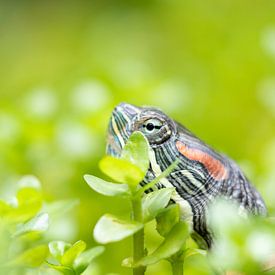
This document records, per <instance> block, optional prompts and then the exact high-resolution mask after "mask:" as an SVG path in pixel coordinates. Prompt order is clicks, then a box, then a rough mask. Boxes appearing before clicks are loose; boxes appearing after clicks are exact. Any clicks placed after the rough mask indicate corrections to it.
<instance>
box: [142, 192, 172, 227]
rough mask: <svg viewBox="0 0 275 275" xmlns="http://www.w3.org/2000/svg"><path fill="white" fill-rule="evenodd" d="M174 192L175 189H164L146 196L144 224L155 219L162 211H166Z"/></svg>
mask: <svg viewBox="0 0 275 275" xmlns="http://www.w3.org/2000/svg"><path fill="white" fill-rule="evenodd" d="M174 191H175V189H174V188H163V189H160V190H157V191H154V192H151V193H149V194H146V195H145V196H144V197H143V198H142V211H143V220H144V222H148V221H150V220H152V219H154V218H155V217H156V216H157V215H158V214H159V213H160V212H161V211H164V208H165V207H166V206H167V204H168V203H169V201H170V198H171V196H172V194H173V192H174Z"/></svg>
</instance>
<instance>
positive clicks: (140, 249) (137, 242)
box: [132, 197, 145, 275]
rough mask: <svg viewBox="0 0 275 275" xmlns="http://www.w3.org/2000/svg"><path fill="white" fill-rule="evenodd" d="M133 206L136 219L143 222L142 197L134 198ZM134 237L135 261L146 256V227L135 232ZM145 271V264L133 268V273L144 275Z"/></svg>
mask: <svg viewBox="0 0 275 275" xmlns="http://www.w3.org/2000/svg"><path fill="white" fill-rule="evenodd" d="M132 206H133V218H134V220H135V221H137V222H142V207H141V197H135V198H133V199H132ZM133 238H134V239H133V258H134V262H137V261H139V260H140V259H141V258H143V257H144V229H141V230H139V231H138V232H137V233H135V234H134V236H133ZM144 273H145V267H143V266H141V267H137V268H134V269H133V275H143V274H144Z"/></svg>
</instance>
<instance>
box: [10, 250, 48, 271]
mask: <svg viewBox="0 0 275 275" xmlns="http://www.w3.org/2000/svg"><path fill="white" fill-rule="evenodd" d="M47 256H48V247H47V246H46V245H40V246H36V247H34V248H31V249H28V250H26V251H24V252H23V253H22V254H20V255H19V256H17V257H16V258H15V259H14V260H13V261H12V262H10V264H12V265H17V266H24V267H38V266H40V265H41V264H42V263H43V262H44V261H45V259H46V257H47Z"/></svg>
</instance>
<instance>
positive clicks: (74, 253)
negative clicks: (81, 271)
mask: <svg viewBox="0 0 275 275" xmlns="http://www.w3.org/2000/svg"><path fill="white" fill-rule="evenodd" d="M85 248H86V243H85V242H83V241H81V240H80V241H77V242H76V243H74V244H73V245H72V246H71V247H70V248H69V249H68V250H66V251H65V253H64V255H63V256H62V258H61V264H62V265H65V266H69V267H72V266H73V263H74V260H75V259H76V258H77V257H78V255H79V254H80V253H81V252H83V251H84V250H85Z"/></svg>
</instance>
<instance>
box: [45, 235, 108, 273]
mask: <svg viewBox="0 0 275 275" xmlns="http://www.w3.org/2000/svg"><path fill="white" fill-rule="evenodd" d="M85 249H86V243H85V242H84V241H81V240H80V241H77V242H76V243H74V244H70V243H66V242H63V241H53V242H50V243H49V250H50V254H51V256H52V261H53V262H49V261H48V262H47V264H48V265H49V266H50V267H51V268H53V269H55V270H57V271H59V272H61V273H62V274H65V275H79V274H81V273H83V272H84V271H85V270H86V268H87V267H88V266H89V265H90V263H91V262H92V261H93V260H94V259H95V258H96V257H97V256H99V255H100V254H102V253H103V252H104V247H103V246H97V247H93V248H90V249H88V250H85Z"/></svg>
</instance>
